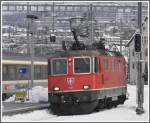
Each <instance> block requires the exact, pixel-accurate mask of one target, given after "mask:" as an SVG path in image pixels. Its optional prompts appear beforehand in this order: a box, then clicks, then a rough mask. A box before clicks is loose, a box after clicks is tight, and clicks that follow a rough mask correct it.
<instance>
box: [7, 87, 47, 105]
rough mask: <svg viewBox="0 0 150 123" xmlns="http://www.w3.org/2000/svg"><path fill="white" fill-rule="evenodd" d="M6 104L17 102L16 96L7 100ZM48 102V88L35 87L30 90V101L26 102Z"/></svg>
mask: <svg viewBox="0 0 150 123" xmlns="http://www.w3.org/2000/svg"><path fill="white" fill-rule="evenodd" d="M5 101H6V102H12V101H15V95H13V96H12V97H10V98H8V99H7V100H5ZM47 101H48V90H47V88H44V87H41V86H35V87H33V88H32V89H31V90H29V101H25V102H32V103H38V102H47Z"/></svg>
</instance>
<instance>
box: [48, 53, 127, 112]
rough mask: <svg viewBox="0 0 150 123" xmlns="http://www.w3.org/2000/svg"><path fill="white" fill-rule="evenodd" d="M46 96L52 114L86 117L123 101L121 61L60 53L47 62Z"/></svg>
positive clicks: (105, 56)
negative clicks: (81, 114) (47, 96)
mask: <svg viewBox="0 0 150 123" xmlns="http://www.w3.org/2000/svg"><path fill="white" fill-rule="evenodd" d="M48 70H49V75H48V95H49V101H50V104H51V107H52V110H53V111H54V112H55V113H62V114H78V113H90V112H92V111H93V110H94V109H96V110H99V109H101V108H105V107H107V108H110V107H112V106H117V105H118V104H123V103H124V101H125V100H126V93H127V82H126V79H125V78H126V75H125V74H126V70H125V59H124V57H123V56H121V55H118V54H116V53H114V52H109V51H101V50H91V51H84V50H83V51H82V50H81V51H76V50H75V51H69V52H67V51H64V52H62V53H60V54H59V55H58V56H57V55H56V56H53V57H50V58H49V59H48Z"/></svg>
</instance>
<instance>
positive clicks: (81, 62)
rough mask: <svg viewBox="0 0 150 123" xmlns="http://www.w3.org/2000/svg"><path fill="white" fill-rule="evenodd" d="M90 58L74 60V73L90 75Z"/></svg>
mask: <svg viewBox="0 0 150 123" xmlns="http://www.w3.org/2000/svg"><path fill="white" fill-rule="evenodd" d="M90 67H91V59H90V58H74V73H90V72H91V69H90Z"/></svg>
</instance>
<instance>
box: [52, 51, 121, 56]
mask: <svg viewBox="0 0 150 123" xmlns="http://www.w3.org/2000/svg"><path fill="white" fill-rule="evenodd" d="M98 55H102V56H120V57H122V55H121V54H120V53H119V52H114V51H108V50H69V51H64V50H62V51H56V52H55V54H53V56H54V57H68V56H98Z"/></svg>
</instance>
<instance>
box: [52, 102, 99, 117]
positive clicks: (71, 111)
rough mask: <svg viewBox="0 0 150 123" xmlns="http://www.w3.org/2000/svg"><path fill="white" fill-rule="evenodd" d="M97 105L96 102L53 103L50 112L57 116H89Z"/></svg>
mask: <svg viewBox="0 0 150 123" xmlns="http://www.w3.org/2000/svg"><path fill="white" fill-rule="evenodd" d="M97 105H98V101H97V100H96V101H92V102H80V103H53V104H51V110H52V111H53V113H54V114H57V115H76V114H89V113H91V112H93V110H94V109H95V107H96V106H97Z"/></svg>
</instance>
